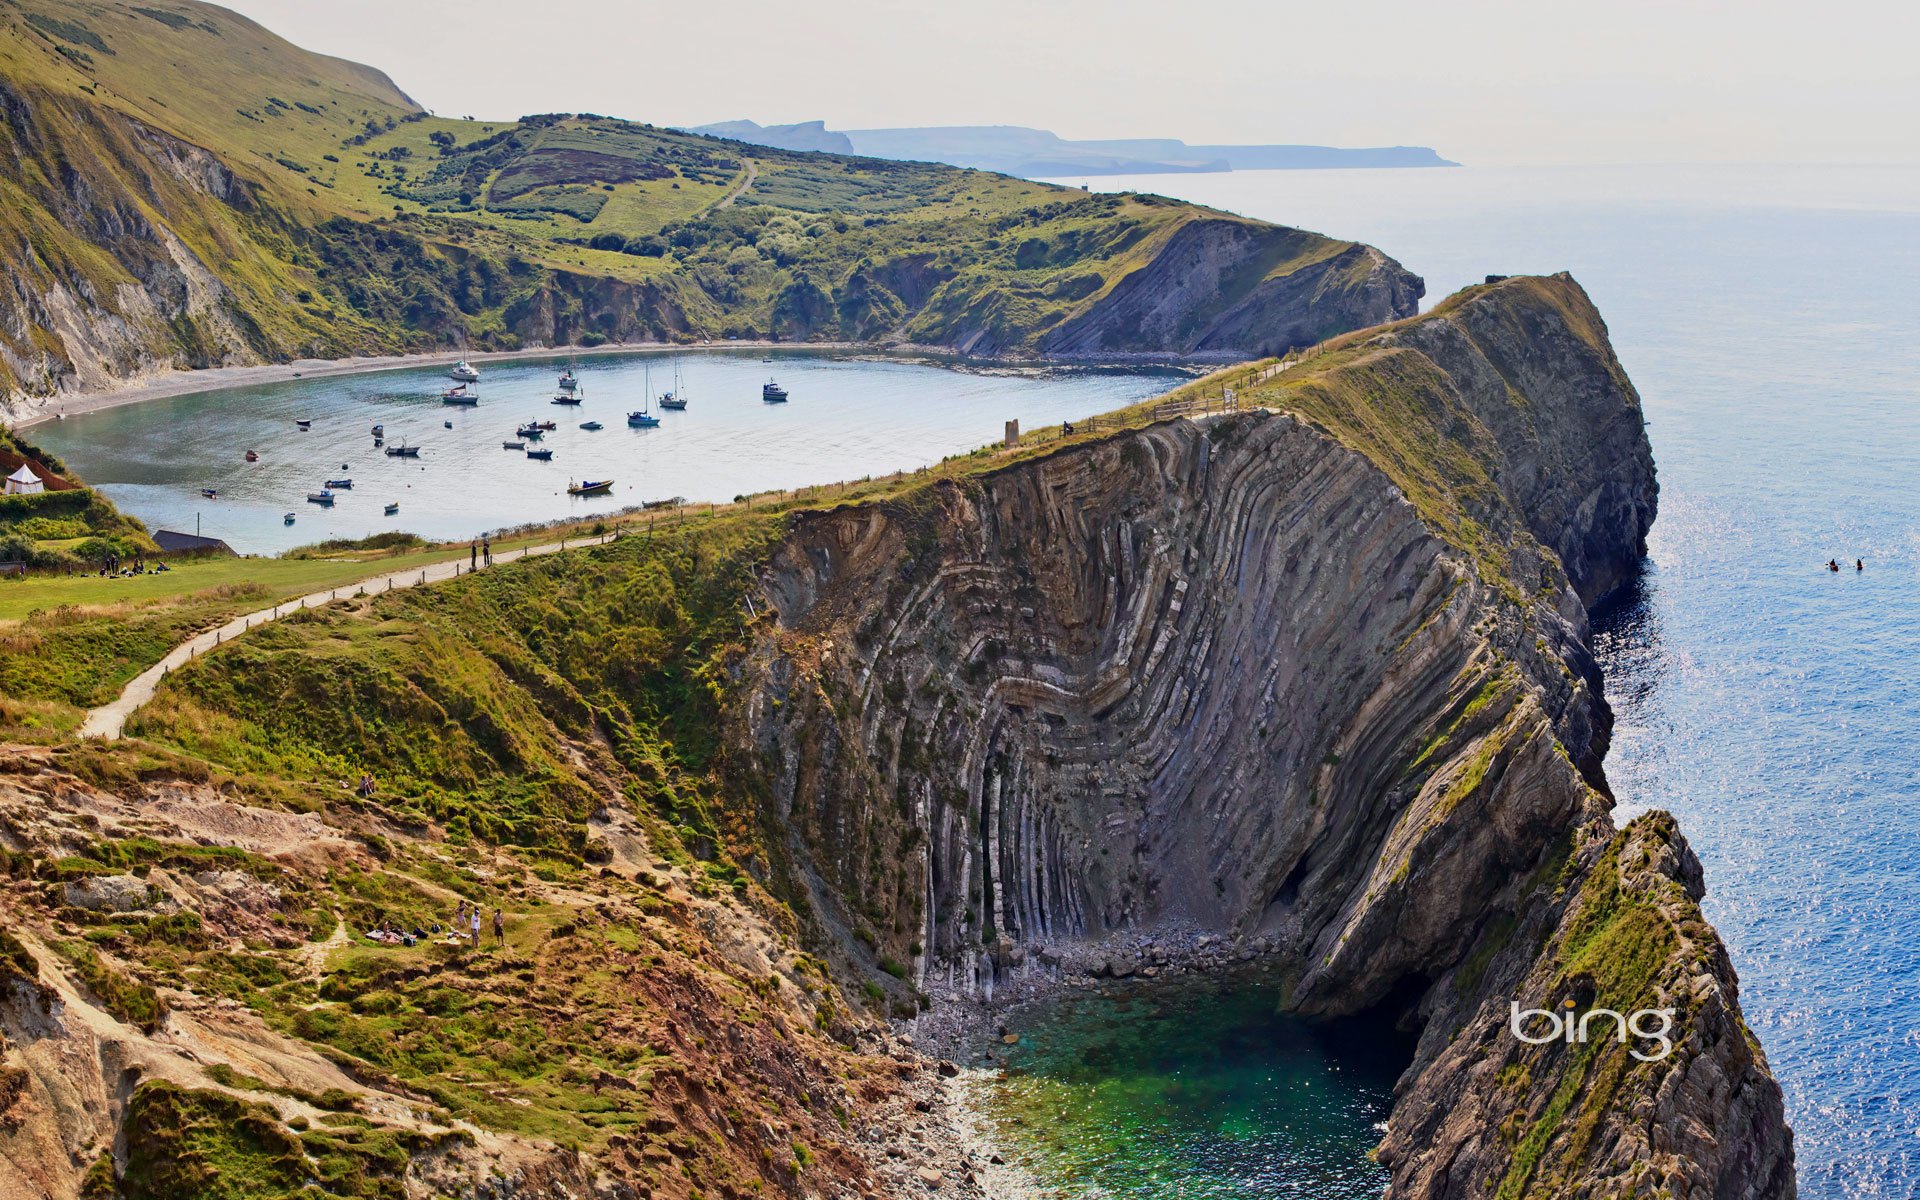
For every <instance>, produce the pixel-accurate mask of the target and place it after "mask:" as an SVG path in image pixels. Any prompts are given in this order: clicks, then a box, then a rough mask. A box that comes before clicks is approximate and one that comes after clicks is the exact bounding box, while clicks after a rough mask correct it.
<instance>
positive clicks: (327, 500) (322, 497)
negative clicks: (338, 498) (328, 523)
mask: <svg viewBox="0 0 1920 1200" xmlns="http://www.w3.org/2000/svg"><path fill="white" fill-rule="evenodd" d="M307 503H309V504H325V505H328V506H331V505H332V504H333V493H332V492H325V491H322V492H308V493H307Z"/></svg>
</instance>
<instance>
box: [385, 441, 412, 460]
mask: <svg viewBox="0 0 1920 1200" xmlns="http://www.w3.org/2000/svg"><path fill="white" fill-rule="evenodd" d="M387 457H388V458H419V457H420V447H418V446H409V445H407V444H406V443H405V442H402V443H400V444H399V445H398V446H388V447H387Z"/></svg>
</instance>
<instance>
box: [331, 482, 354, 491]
mask: <svg viewBox="0 0 1920 1200" xmlns="http://www.w3.org/2000/svg"><path fill="white" fill-rule="evenodd" d="M327 486H328V487H330V488H332V489H334V490H335V491H340V492H350V491H352V490H353V480H351V479H329V480H327Z"/></svg>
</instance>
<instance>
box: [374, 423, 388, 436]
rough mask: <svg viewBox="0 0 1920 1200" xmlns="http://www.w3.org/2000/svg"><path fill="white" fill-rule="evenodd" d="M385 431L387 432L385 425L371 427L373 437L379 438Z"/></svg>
mask: <svg viewBox="0 0 1920 1200" xmlns="http://www.w3.org/2000/svg"><path fill="white" fill-rule="evenodd" d="M386 431H387V427H386V426H385V425H375V426H374V427H373V436H375V437H379V436H380V435H381V434H383V433H385V432H386Z"/></svg>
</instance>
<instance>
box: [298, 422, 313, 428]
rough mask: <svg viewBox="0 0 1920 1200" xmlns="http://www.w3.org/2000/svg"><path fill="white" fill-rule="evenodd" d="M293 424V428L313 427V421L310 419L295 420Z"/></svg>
mask: <svg viewBox="0 0 1920 1200" xmlns="http://www.w3.org/2000/svg"><path fill="white" fill-rule="evenodd" d="M293 424H294V427H295V428H298V429H312V428H313V422H312V421H295V422H294V423H293Z"/></svg>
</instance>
